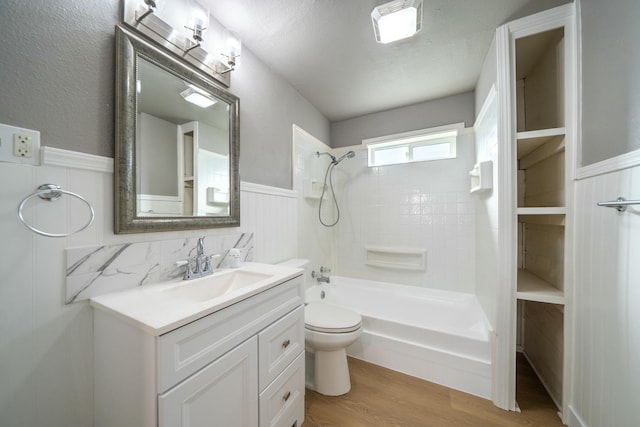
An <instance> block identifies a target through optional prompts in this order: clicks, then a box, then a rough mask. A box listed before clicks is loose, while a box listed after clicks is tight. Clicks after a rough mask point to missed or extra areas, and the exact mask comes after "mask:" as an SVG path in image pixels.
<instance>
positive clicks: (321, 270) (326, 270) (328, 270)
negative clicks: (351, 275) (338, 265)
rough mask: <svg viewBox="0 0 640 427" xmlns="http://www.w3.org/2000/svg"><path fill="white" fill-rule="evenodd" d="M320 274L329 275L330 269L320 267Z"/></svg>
mask: <svg viewBox="0 0 640 427" xmlns="http://www.w3.org/2000/svg"><path fill="white" fill-rule="evenodd" d="M320 273H331V269H330V268H329V267H323V266H320Z"/></svg>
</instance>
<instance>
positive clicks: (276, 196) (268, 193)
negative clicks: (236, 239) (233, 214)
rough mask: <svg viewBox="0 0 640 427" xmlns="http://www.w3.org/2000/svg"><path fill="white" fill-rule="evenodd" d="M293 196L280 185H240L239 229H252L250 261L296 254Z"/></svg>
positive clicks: (280, 259)
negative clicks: (279, 186) (278, 186)
mask: <svg viewBox="0 0 640 427" xmlns="http://www.w3.org/2000/svg"><path fill="white" fill-rule="evenodd" d="M296 195H297V193H296V192H295V191H292V190H285V189H282V188H276V187H268V186H266V185H260V184H252V183H249V182H242V183H241V184H240V228H241V229H242V230H243V231H246V232H254V242H253V248H254V253H253V260H254V261H256V262H266V263H277V262H281V261H285V260H287V259H290V258H296V257H297V252H298V215H297V200H296Z"/></svg>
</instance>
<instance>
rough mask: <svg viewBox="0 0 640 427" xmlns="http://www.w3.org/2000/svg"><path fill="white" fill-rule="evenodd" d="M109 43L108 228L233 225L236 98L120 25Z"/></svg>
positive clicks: (122, 230)
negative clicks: (112, 179) (113, 67)
mask: <svg viewBox="0 0 640 427" xmlns="http://www.w3.org/2000/svg"><path fill="white" fill-rule="evenodd" d="M116 40H117V82H116V90H117V93H116V104H117V122H116V189H117V191H118V192H117V193H116V194H115V204H116V221H115V231H116V233H132V232H142V231H162V230H181V229H195V228H206V227H220V226H237V225H239V217H240V207H239V181H238V159H239V137H238V129H239V123H238V106H239V100H238V98H237V97H235V96H234V95H232V94H230V93H228V92H227V91H225V90H224V89H222V88H220V87H219V86H217V85H215V83H213V81H211V80H209V79H207V78H205V77H203V75H202V74H200V72H198V71H196V70H194V69H193V68H191V67H190V66H189V65H187V64H185V63H183V62H181V61H180V60H179V59H176V58H175V57H173V56H171V54H169V53H166V52H163V51H161V50H159V48H157V47H155V46H154V45H152V44H151V43H150V42H147V41H145V40H143V39H142V38H140V37H139V36H137V35H134V34H132V33H131V32H129V31H128V30H126V29H124V28H121V27H116ZM134 166H135V167H134Z"/></svg>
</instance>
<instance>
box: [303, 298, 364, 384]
mask: <svg viewBox="0 0 640 427" xmlns="http://www.w3.org/2000/svg"><path fill="white" fill-rule="evenodd" d="M304 323H305V330H304V341H305V347H306V348H307V350H308V351H310V352H313V353H314V358H315V362H314V378H313V380H314V381H313V382H314V388H315V390H316V391H317V392H318V393H320V394H324V395H327V396H340V395H342V394H345V393H347V392H348V391H349V390H351V379H350V377H349V366H348V365H347V351H346V348H347V347H348V346H350V345H351V344H353V343H354V342H355V341H356V340H357V339H358V338H359V337H360V335H361V334H362V318H361V317H360V315H359V314H358V313H355V312H353V311H351V310H348V309H346V308H344V307H339V306H337V305H332V304H330V303H325V302H312V303H309V304H307V305H306V306H305V309H304Z"/></svg>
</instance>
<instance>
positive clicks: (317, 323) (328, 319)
mask: <svg viewBox="0 0 640 427" xmlns="http://www.w3.org/2000/svg"><path fill="white" fill-rule="evenodd" d="M361 322H362V318H361V317H360V315H359V314H358V313H355V312H353V311H351V310H348V309H346V308H343V307H338V306H336V305H331V304H326V303H311V304H307V305H306V306H305V308H304V323H305V327H306V328H307V329H310V330H312V331H317V332H328V333H345V332H353V331H355V330H357V329H358V328H359V327H360V325H361Z"/></svg>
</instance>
